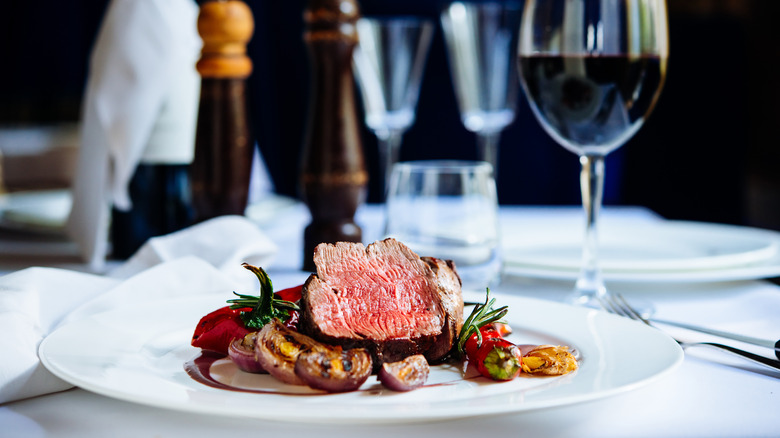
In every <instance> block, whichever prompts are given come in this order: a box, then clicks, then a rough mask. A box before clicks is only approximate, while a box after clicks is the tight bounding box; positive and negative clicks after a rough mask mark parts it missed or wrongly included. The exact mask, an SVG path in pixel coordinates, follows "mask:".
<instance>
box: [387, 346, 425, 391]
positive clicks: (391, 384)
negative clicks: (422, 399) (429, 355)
mask: <svg viewBox="0 0 780 438" xmlns="http://www.w3.org/2000/svg"><path fill="white" fill-rule="evenodd" d="M430 371H431V367H430V366H429V365H428V361H427V360H425V356H423V355H422V354H415V355H412V356H409V357H407V358H405V359H404V360H401V361H398V362H391V363H387V362H386V363H384V364H382V368H380V369H379V375H378V376H377V378H378V379H379V381H380V382H382V384H383V385H384V386H385V387H386V388H387V389H391V390H393V391H411V390H413V389H416V388H419V387H420V386H423V385H424V384H425V382H426V381H427V380H428V374H429V373H430Z"/></svg>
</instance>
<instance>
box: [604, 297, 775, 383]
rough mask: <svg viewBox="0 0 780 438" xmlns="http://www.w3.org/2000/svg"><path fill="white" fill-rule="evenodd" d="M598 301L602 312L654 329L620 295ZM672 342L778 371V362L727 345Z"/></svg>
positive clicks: (650, 323) (683, 346)
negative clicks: (716, 350) (739, 357)
mask: <svg viewBox="0 0 780 438" xmlns="http://www.w3.org/2000/svg"><path fill="white" fill-rule="evenodd" d="M598 300H599V303H600V304H601V307H603V308H604V310H606V311H607V312H610V313H614V314H616V315H620V316H624V317H626V318H631V319H634V320H637V321H641V322H643V323H645V324H647V325H649V326H650V327H655V326H654V325H653V323H652V322H650V320H648V319H647V318H645V317H644V316H642V315H641V314H640V313H639V312H638V311H637V310H636V309H634V308H633V307H632V306H631V305H630V304H628V301H626V299H625V298H623V296H622V295H620V294H614V293H612V294H610V293H607V294H606V295H605V296H603V297H600V298H598ZM672 339H674V338H672ZM674 340H675V342H677V343H678V344H680V346H681V347H682V348H687V347H695V346H704V347H711V348H716V349H719V350H723V351H727V352H729V353H732V354H736V355H738V356H741V357H743V358H746V359H749V360H751V361H753V362H756V363H758V364H761V365H764V366H767V367H769V368H773V369H775V370H780V361H777V360H774V359H770V358H768V357H764V356H761V355H758V354H754V353H751V352H749V351H745V350H740V349H739V348H735V347H732V346H729V345H724V344H718V343H715V342H683V341H680V340H678V339H674Z"/></svg>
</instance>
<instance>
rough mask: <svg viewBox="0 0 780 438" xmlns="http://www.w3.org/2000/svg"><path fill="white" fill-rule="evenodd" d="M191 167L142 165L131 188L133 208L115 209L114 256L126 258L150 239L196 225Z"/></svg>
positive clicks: (112, 228)
mask: <svg viewBox="0 0 780 438" xmlns="http://www.w3.org/2000/svg"><path fill="white" fill-rule="evenodd" d="M189 167H190V166H189V164H146V163H142V164H139V165H138V167H136V169H135V173H134V174H133V178H132V179H131V180H130V184H129V186H128V193H129V195H130V199H131V200H132V202H133V207H132V208H131V209H130V210H128V211H120V210H118V209H116V208H114V209H112V215H111V220H112V226H111V241H112V244H113V246H112V253H111V254H112V257H113V258H116V259H126V258H128V257H130V256H131V255H133V253H135V252H136V251H137V250H138V248H140V247H141V245H143V244H144V243H145V242H146V241H147V240H148V239H149V238H151V237H155V236H160V235H163V234H168V233H172V232H174V231H178V230H180V229H182V228H184V227H186V226H188V225H190V224H191V223H192V220H193V210H192V199H191V196H190V186H189V183H190V177H189V172H190V170H189Z"/></svg>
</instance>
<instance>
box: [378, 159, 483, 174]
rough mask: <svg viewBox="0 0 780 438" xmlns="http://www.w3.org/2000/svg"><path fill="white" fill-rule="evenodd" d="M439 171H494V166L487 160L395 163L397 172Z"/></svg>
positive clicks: (394, 168)
mask: <svg viewBox="0 0 780 438" xmlns="http://www.w3.org/2000/svg"><path fill="white" fill-rule="evenodd" d="M401 171H405V172H415V173H420V172H433V171H436V172H439V173H461V172H464V171H472V172H489V173H492V172H493V166H492V165H491V164H490V163H488V162H487V161H476V160H415V161H401V162H398V163H395V164H394V165H393V173H395V172H401Z"/></svg>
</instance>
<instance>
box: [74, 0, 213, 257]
mask: <svg viewBox="0 0 780 438" xmlns="http://www.w3.org/2000/svg"><path fill="white" fill-rule="evenodd" d="M197 16H198V7H197V5H196V4H195V2H194V1H193V0H112V1H111V3H110V4H109V5H108V8H107V10H106V14H105V17H104V19H103V22H102V25H101V28H100V32H99V33H98V36H97V40H96V43H95V46H94V49H93V52H92V56H91V59H90V71H89V78H88V81H87V88H86V92H85V96H84V108H83V114H82V117H83V120H82V133H81V136H82V143H81V148H80V151H79V160H78V164H77V170H76V176H75V179H74V182H73V187H72V189H73V208H72V210H71V215H70V217H69V220H68V224H67V231H68V234H69V235H70V237H71V238H72V239H73V240H75V241H76V242H77V243H78V244H79V246H80V248H81V253H82V256H83V257H84V258H85V260H86V261H87V262H88V263H89V264H90V267H91V268H92V269H93V270H94V271H96V272H100V271H101V270H102V268H103V266H104V261H105V255H106V250H107V237H108V226H109V224H108V222H109V221H108V219H109V217H108V216H109V206H110V205H111V203H113V204H114V205H116V206H117V208H119V209H121V210H126V209H128V208H129V207H130V199H129V197H128V194H127V183H128V181H129V180H130V178H131V177H132V175H133V173H134V171H135V168H136V166H137V164H138V163H139V161H140V160H141V158H142V157H144V158H145V159H147V160H152V161H154V162H171V161H170V159H171V157H169V156H167V155H170V154H171V153H173V152H171V151H167V150H165V147H162V148H158V147H151V144H152V143H155V144H159V145H166V144H172V143H177V144H178V143H184V144H192V145H193V146H192V147H190V149H189V152H188V153H189V159H190V160H191V155H192V153H193V152H192V148H193V147H194V136H195V123H196V118H197V103H198V99H199V84H200V82H199V80H200V78H199V76H198V73H197V71H196V70H195V63H196V62H197V59H198V56H199V50H200V47H201V46H202V41H201V39H200V37H199V36H198V33H197ZM150 149H154V150H150ZM176 153H178V152H176ZM183 159H184V160H186V157H183Z"/></svg>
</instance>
